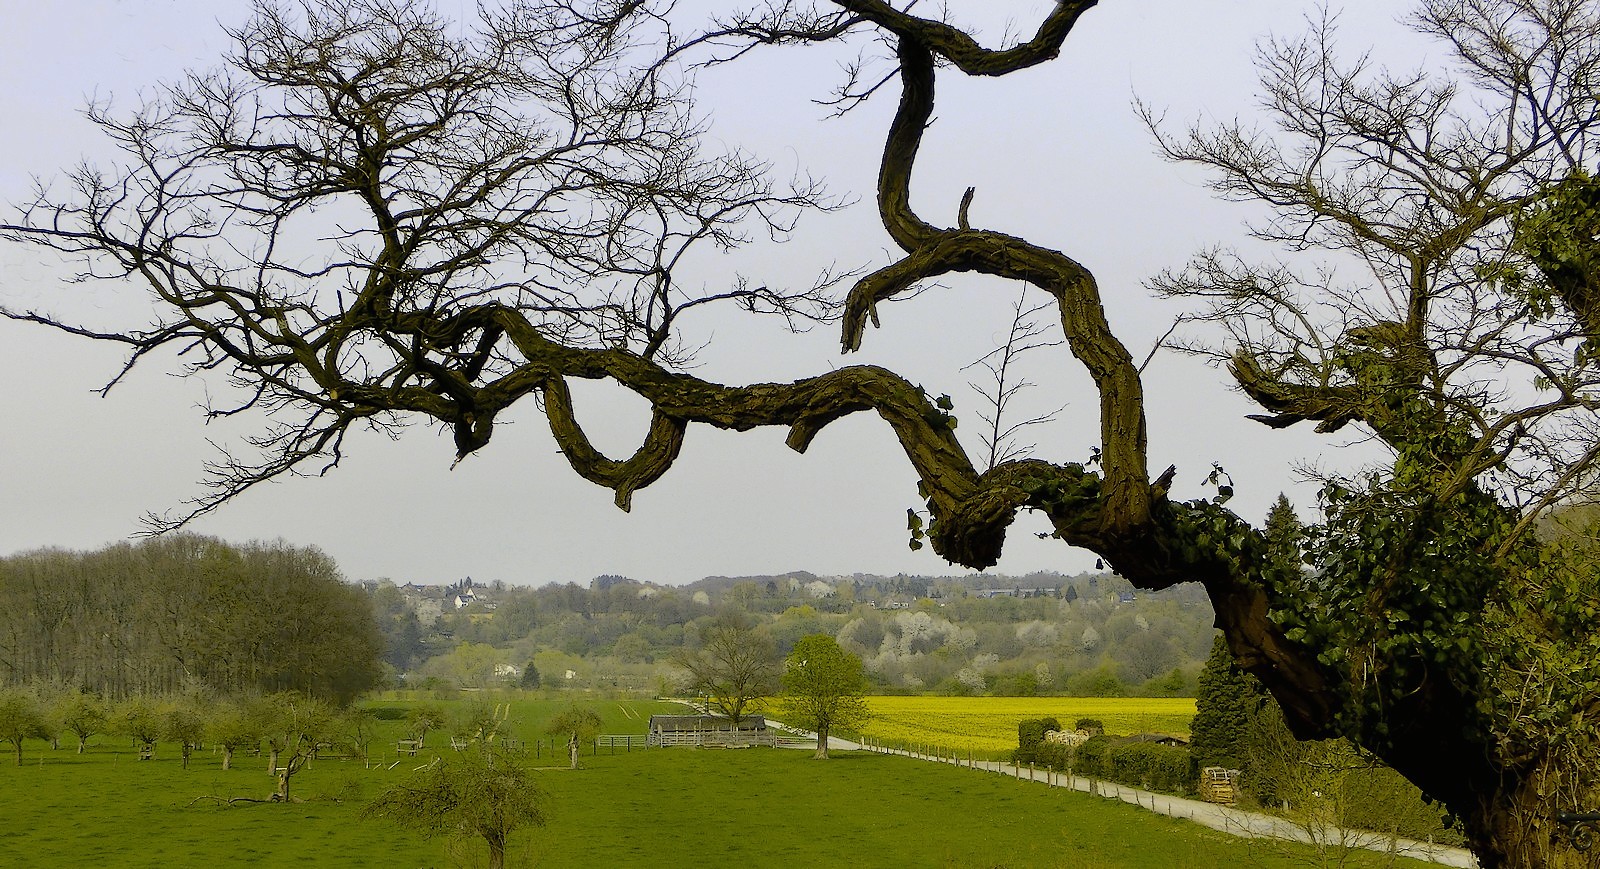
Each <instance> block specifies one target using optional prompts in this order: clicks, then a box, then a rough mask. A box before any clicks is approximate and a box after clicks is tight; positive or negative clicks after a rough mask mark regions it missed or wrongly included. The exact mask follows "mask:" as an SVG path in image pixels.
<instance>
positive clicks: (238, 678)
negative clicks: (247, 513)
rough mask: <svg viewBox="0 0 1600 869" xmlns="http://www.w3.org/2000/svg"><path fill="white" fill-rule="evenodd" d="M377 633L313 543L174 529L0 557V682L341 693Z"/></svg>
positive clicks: (137, 691)
mask: <svg viewBox="0 0 1600 869" xmlns="http://www.w3.org/2000/svg"><path fill="white" fill-rule="evenodd" d="M382 643H383V640H382V637H381V636H380V635H379V633H378V630H377V625H376V621H375V620H374V618H373V613H372V606H371V604H370V602H369V601H368V599H367V597H366V595H364V594H363V593H362V592H361V591H360V590H359V589H358V588H356V587H354V586H352V585H350V584H348V583H346V582H344V580H343V577H342V576H341V575H340V573H339V570H338V567H337V566H336V565H335V564H334V562H333V560H332V559H330V558H329V557H328V556H327V555H325V554H324V553H322V552H321V551H319V550H317V549H314V548H306V547H294V546H290V545H288V544H286V543H282V542H276V543H247V544H242V545H241V544H231V543H226V542H223V541H221V540H217V539H215V538H210V537H202V536H198V535H192V534H180V535H172V536H166V537H159V538H151V539H146V540H142V541H140V542H137V543H119V544H116V545H112V546H108V547H106V548H104V549H100V550H98V551H95V552H72V551H66V550H59V549H46V550H39V551H35V552H27V553H23V554H20V555H14V556H11V557H9V558H4V559H0V683H8V684H23V683H30V682H43V683H50V684H56V685H64V686H69V687H72V688H74V689H77V690H82V691H86V692H89V693H92V694H96V695H100V696H104V697H106V698H110V699H121V698H125V697H130V696H135V695H158V694H179V693H185V692H187V693H194V692H198V691H209V692H214V693H218V694H238V695H256V694H267V693H272V692H279V691H298V692H303V693H306V694H310V695H314V696H318V697H323V698H327V699H329V700H332V701H335V702H347V701H349V700H351V699H353V698H354V697H355V696H357V695H358V694H360V693H361V692H362V691H365V690H367V689H368V688H370V687H372V686H373V685H374V684H376V683H377V681H378V679H379V677H380V675H381V672H382V670H381V666H380V663H379V653H380V651H381V650H382Z"/></svg>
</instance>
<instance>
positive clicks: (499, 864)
mask: <svg viewBox="0 0 1600 869" xmlns="http://www.w3.org/2000/svg"><path fill="white" fill-rule="evenodd" d="M483 838H484V839H485V840H487V841H488V843H489V869H504V866H505V865H506V836H505V834H504V833H502V832H500V831H498V830H494V831H490V832H486V833H484V834H483Z"/></svg>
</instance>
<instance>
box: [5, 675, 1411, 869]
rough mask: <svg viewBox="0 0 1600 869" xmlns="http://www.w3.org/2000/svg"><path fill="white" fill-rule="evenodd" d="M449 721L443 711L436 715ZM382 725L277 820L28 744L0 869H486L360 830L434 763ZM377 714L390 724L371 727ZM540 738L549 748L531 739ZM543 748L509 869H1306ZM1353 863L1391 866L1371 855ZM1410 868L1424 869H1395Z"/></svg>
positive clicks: (643, 710)
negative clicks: (371, 803) (9, 868)
mask: <svg viewBox="0 0 1600 869" xmlns="http://www.w3.org/2000/svg"><path fill="white" fill-rule="evenodd" d="M448 705H455V704H447V706H448ZM592 705H593V708H595V709H596V710H597V711H599V712H601V714H602V716H603V718H604V719H605V721H606V732H607V733H617V734H622V733H634V734H638V735H640V736H642V735H643V734H644V733H645V730H646V728H645V723H646V721H648V718H649V715H650V714H651V713H652V712H660V711H669V712H677V711H681V707H676V706H671V705H668V704H655V703H644V702H622V703H618V702H609V703H600V702H597V703H594V704H592ZM370 706H371V707H372V708H374V710H375V711H376V712H378V714H379V715H381V716H388V718H386V719H383V720H381V724H380V735H379V737H378V738H377V739H376V740H375V741H374V743H373V746H372V749H371V752H370V757H369V759H368V760H366V761H363V760H361V759H347V760H336V759H321V760H317V761H314V762H313V763H312V765H311V766H310V767H309V768H308V769H307V770H305V771H304V772H302V773H301V774H300V775H298V776H296V777H295V779H294V782H293V794H294V795H295V797H296V798H297V799H298V800H303V801H297V802H293V803H290V804H287V805H284V804H272V803H240V804H237V805H234V806H231V807H230V806H226V805H222V804H220V803H219V801H218V800H217V799H213V798H222V799H226V798H230V797H256V798H264V797H266V796H267V795H268V794H269V793H271V791H272V788H273V779H272V777H271V776H269V775H268V774H267V772H266V763H267V761H266V759H265V758H264V757H262V758H257V757H250V756H236V757H235V761H234V769H231V770H227V771H224V770H222V768H221V758H220V756H218V755H215V754H213V753H211V752H210V751H202V752H199V753H197V754H196V755H195V757H194V759H193V761H192V762H191V764H190V768H189V769H187V770H185V769H183V768H182V766H181V764H180V762H179V760H178V756H177V751H176V750H175V749H174V750H167V747H165V746H163V747H161V749H160V750H158V754H157V759H156V760H155V761H152V762H140V761H138V760H136V759H135V754H134V752H133V751H132V749H131V747H130V746H129V745H128V744H127V742H126V741H125V740H123V739H120V738H107V737H97V738H96V739H95V740H94V741H93V742H92V743H91V748H90V750H89V752H87V753H86V754H84V755H82V756H79V755H77V754H75V753H73V751H72V750H71V749H70V748H65V747H64V748H62V749H60V750H50V749H49V748H48V746H46V745H45V744H44V743H42V742H31V743H28V744H27V751H26V753H25V759H24V764H23V766H21V767H14V766H11V765H9V763H7V764H6V765H4V766H0V818H3V819H4V823H3V824H0V865H16V866H29V867H33V866H43V867H51V866H102V867H173V866H206V867H224V866H239V865H248V866H296V867H303V866H307V865H314V866H373V867H406V869H416V867H441V869H442V867H453V866H476V865H483V864H482V860H483V852H484V849H483V846H482V845H481V844H480V843H465V844H461V843H452V842H448V841H440V840H432V841H430V840H425V839H422V838H420V837H418V836H416V835H413V834H411V833H409V832H407V831H405V830H402V829H400V828H398V827H396V826H394V825H393V824H391V823H389V822H385V821H381V820H367V819H363V818H362V817H361V808H362V805H363V804H364V802H365V800H366V799H369V798H370V797H372V796H373V795H375V794H377V793H378V792H380V791H381V790H383V789H384V788H387V787H389V786H391V785H393V784H395V783H397V782H400V781H402V780H404V778H405V776H406V775H408V774H410V773H411V771H412V770H413V769H415V768H416V767H419V766H422V765H423V764H425V763H427V762H428V761H429V760H430V757H429V755H430V754H431V753H432V752H433V751H436V750H438V749H439V748H441V747H442V749H443V750H444V751H449V750H450V749H449V747H448V746H449V740H448V737H447V736H444V735H438V734H436V735H431V736H430V737H429V740H428V741H429V743H430V749H429V750H425V751H424V752H423V753H422V754H421V755H419V756H418V757H415V758H411V757H406V758H403V759H402V758H397V757H396V754H395V751H394V740H395V739H396V738H397V737H398V736H399V735H400V732H401V726H402V721H401V720H400V718H401V717H403V713H404V711H405V709H406V707H407V704H406V703H404V702H402V701H380V702H376V703H372V704H370ZM559 707H560V704H559V703H557V702H539V701H520V702H513V703H512V704H511V707H510V713H511V718H510V722H511V726H512V728H513V730H515V731H517V732H519V733H520V734H521V735H522V736H523V737H524V738H525V739H527V740H529V742H530V743H531V742H532V740H533V739H535V738H536V737H542V736H543V735H542V733H541V732H540V731H541V723H542V721H543V720H544V718H545V717H547V716H548V715H549V714H552V713H553V711H554V710H555V709H557V708H559ZM385 710H388V711H385ZM546 739H548V738H547V737H546ZM557 748H558V750H556V751H554V752H552V751H551V746H550V744H549V743H548V742H546V743H545V745H544V746H543V747H541V748H540V749H539V751H538V756H535V753H534V751H533V750H531V749H530V752H529V757H528V763H529V764H530V765H533V766H536V767H541V768H542V772H541V773H540V780H541V781H542V782H543V784H544V786H545V787H546V789H547V790H548V791H549V793H550V796H551V800H552V803H551V822H550V824H549V826H547V827H544V828H542V829H537V830H531V831H523V832H519V833H517V834H515V835H514V836H513V837H512V840H511V846H510V848H509V850H508V853H507V858H508V859H507V865H508V866H533V865H538V866H550V867H588V866H597V867H600V866H603V867H614V866H639V867H647V866H648V867H672V866H694V865H703V864H706V863H708V862H710V863H719V864H728V865H739V866H760V867H806V869H811V867H827V866H851V867H985V869H988V867H1007V869H1020V867H1070V869H1123V867H1126V869H1147V867H1179V869H1182V867H1193V869H1209V867H1216V866H1254V867H1263V869H1272V867H1279V866H1284V867H1287V866H1294V865H1305V861H1304V859H1303V858H1304V857H1305V856H1306V855H1305V854H1298V855H1297V854H1296V853H1294V852H1285V850H1284V848H1285V847H1286V846H1281V845H1271V846H1263V845H1261V844H1259V843H1255V844H1253V843H1250V842H1247V841H1244V840H1240V839H1236V838H1234V837H1231V836H1227V835H1223V834H1221V833H1216V832H1213V831H1211V830H1207V829H1205V828H1202V827H1199V826H1196V825H1193V824H1189V823H1187V822H1182V821H1177V820H1173V819H1169V818H1164V817H1160V816H1157V815H1153V814H1150V813H1148V812H1144V811H1141V810H1139V809H1136V808H1134V807H1132V806H1129V805H1126V804H1124V803H1120V802H1113V801H1108V800H1102V799H1098V798H1095V797H1090V796H1087V795H1083V794H1076V793H1070V792H1066V791H1063V790H1059V789H1055V790H1052V789H1048V788H1045V787H1044V786H1043V785H1034V784H1030V783H1023V782H1018V781H1015V780H1013V779H1009V778H1005V777H1003V776H999V775H995V774H992V773H981V772H975V771H971V770H965V769H957V768H955V767H951V766H946V765H942V764H934V763H926V762H922V761H917V760H912V759H908V758H904V757H897V756H884V755H876V754H865V753H850V752H844V753H839V754H838V755H837V756H836V757H835V758H834V759H833V760H829V761H815V760H812V759H811V758H810V756H809V752H806V751H793V750H784V749H766V748H757V749H744V750H718V749H704V750H702V749H692V748H671V749H651V750H648V751H646V750H643V749H641V748H635V749H634V750H632V751H627V750H624V749H623V748H622V747H618V748H617V749H615V751H614V752H613V751H611V750H610V749H608V748H606V747H604V746H602V747H600V748H599V749H598V752H596V751H595V750H594V749H593V748H591V749H589V750H586V751H585V753H584V756H583V768H582V769H579V770H577V771H572V770H568V769H565V768H563V767H564V764H565V760H566V758H565V755H564V752H562V751H560V750H559V746H558V747H557ZM1362 864H1363V865H1374V866H1376V865H1388V864H1387V863H1386V862H1384V861H1382V860H1380V859H1379V858H1378V856H1377V855H1372V858H1371V859H1370V860H1364V861H1362ZM1406 865H1413V866H1421V865H1424V864H1418V863H1407V864H1406Z"/></svg>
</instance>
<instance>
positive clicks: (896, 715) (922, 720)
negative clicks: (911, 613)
mask: <svg viewBox="0 0 1600 869" xmlns="http://www.w3.org/2000/svg"><path fill="white" fill-rule="evenodd" d="M867 704H868V706H870V707H871V708H872V720H871V721H870V722H868V723H867V725H866V727H865V728H863V730H862V735H863V736H865V737H866V738H867V739H869V740H873V741H881V742H884V743H887V744H895V745H901V746H929V747H932V746H937V747H939V748H942V749H945V750H947V751H950V752H953V753H958V754H959V753H965V752H968V751H971V752H974V753H980V752H981V753H983V754H985V755H988V754H992V753H996V752H1005V751H1010V750H1011V749H1013V748H1016V747H1017V722H1019V721H1021V720H1023V719H1024V718H1045V717H1053V718H1055V719H1056V720H1058V721H1060V722H1061V726H1062V727H1063V728H1065V729H1068V730H1070V729H1071V728H1072V725H1073V723H1074V722H1076V721H1077V720H1078V719H1080V718H1097V719H1099V720H1100V721H1102V722H1104V724H1105V728H1106V733H1110V734H1118V735H1122V734H1130V733H1170V734H1175V735H1180V736H1188V734H1189V722H1190V721H1191V720H1192V719H1193V718H1194V700H1193V699H1192V698H1188V697H868V698H867Z"/></svg>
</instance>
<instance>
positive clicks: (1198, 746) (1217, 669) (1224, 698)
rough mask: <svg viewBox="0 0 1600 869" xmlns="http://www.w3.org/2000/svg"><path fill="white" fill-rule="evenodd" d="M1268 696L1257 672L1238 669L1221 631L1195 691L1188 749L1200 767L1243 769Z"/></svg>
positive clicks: (1212, 646)
mask: <svg viewBox="0 0 1600 869" xmlns="http://www.w3.org/2000/svg"><path fill="white" fill-rule="evenodd" d="M1265 700H1266V692H1265V691H1264V690H1263V689H1262V687H1261V683H1260V682H1258V681H1256V679H1255V677H1254V676H1251V675H1249V674H1248V673H1245V672H1244V671H1243V670H1240V669H1239V665H1238V664H1236V663H1235V662H1234V660H1233V653H1231V652H1229V651H1228V644H1227V643H1226V642H1225V641H1224V640H1223V638H1222V637H1221V635H1218V636H1217V639H1216V641H1215V642H1214V643H1212V645H1211V657H1210V658H1208V659H1207V660H1206V666H1205V669H1203V670H1201V671H1200V689H1199V691H1197V692H1196V694H1195V714H1194V723H1193V724H1191V725H1190V727H1189V734H1190V735H1189V753H1190V755H1191V756H1192V757H1193V758H1194V762H1195V764H1196V765H1198V766H1199V767H1200V768H1202V769H1204V768H1205V767H1208V766H1220V767H1224V768H1226V769H1244V768H1245V767H1246V766H1247V765H1248V760H1249V751H1248V747H1247V742H1248V737H1249V735H1250V723H1251V721H1252V720H1253V719H1254V717H1255V714H1256V710H1257V709H1258V708H1259V707H1260V706H1261V704H1262V703H1263V702H1265Z"/></svg>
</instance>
